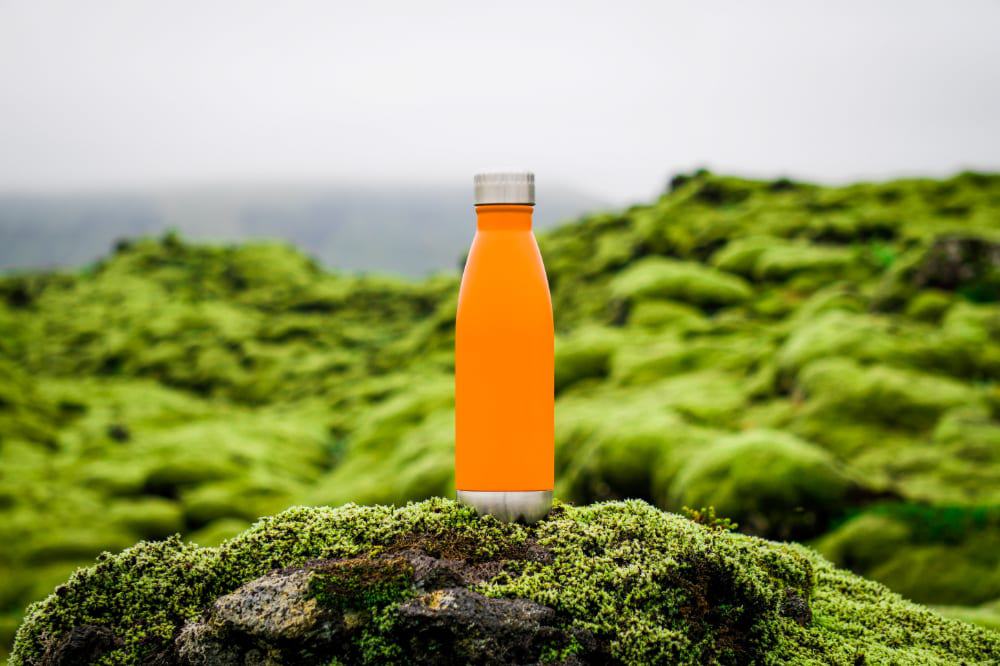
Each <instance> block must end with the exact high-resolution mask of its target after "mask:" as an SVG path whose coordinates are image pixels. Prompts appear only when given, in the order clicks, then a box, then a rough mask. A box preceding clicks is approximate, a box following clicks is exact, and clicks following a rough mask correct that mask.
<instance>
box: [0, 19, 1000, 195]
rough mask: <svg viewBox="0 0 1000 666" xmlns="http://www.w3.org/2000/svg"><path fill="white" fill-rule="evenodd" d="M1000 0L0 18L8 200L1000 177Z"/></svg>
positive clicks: (0, 155)
mask: <svg viewBox="0 0 1000 666" xmlns="http://www.w3.org/2000/svg"><path fill="white" fill-rule="evenodd" d="M997 26H1000V3H996V2H990V1H988V0H986V1H969V2H962V3H957V4H942V3H932V2H916V3H914V2H901V1H895V0H894V1H891V2H883V3H878V4H877V5H871V4H868V3H862V2H847V3H838V4H837V5H836V6H830V5H827V6H817V5H803V4H799V3H794V2H776V3H770V4H768V5H767V6H766V8H764V7H751V6H746V5H740V4H736V3H716V4H713V5H705V4H695V3H670V4H668V5H663V4H660V3H649V2H625V3H620V4H618V5H616V6H615V7H610V6H608V5H607V4H606V3H603V4H602V3H582V4H579V5H575V6H574V7H573V11H572V13H569V12H567V11H566V10H565V9H564V8H563V7H562V6H561V5H556V4H545V3H543V4H534V3H521V2H508V3H504V4H503V5H495V6H490V7H479V6H469V5H465V4H461V3H447V2H444V3H441V2H439V3H431V4H427V5H421V6H420V7H414V6H411V5H408V4H406V3H395V2H387V3H380V4H379V5H377V6H374V7H373V6H367V5H366V6H357V5H353V6H350V7H340V6H333V5H327V4H325V3H319V2H293V3H289V4H283V5H281V6H280V7H279V6H277V5H271V4H268V3H263V2H247V3H236V2H228V1H220V2H214V3H209V4H197V3H190V2H179V3H171V4H170V5H153V4H147V3H130V2H120V1H107V2H102V3H99V4H87V5H80V4H74V3H70V2H56V1H48V0H47V1H42V2H34V3H4V4H2V5H0V146H2V147H3V149H2V150H0V193H5V194H10V193H15V194H16V193H26V194H49V193H56V194H61V193H78V194H86V193H91V192H104V193H108V192H130V191H150V190H155V191H159V190H164V189H167V190H176V189H185V190H187V189H199V188H210V187H254V186H272V185H275V186H279V187H280V186H296V185H303V184H306V185H309V186H322V187H328V186H348V187H350V186H365V185H373V186H375V187H386V186H392V185H397V184H407V185H412V186H422V185H433V186H443V185H447V186H457V187H463V186H468V187H470V189H471V179H472V174H473V173H474V172H476V171H478V170H480V169H482V168H484V167H490V166H492V165H496V164H513V165H518V166H523V167H525V168H530V169H532V170H533V171H535V173H536V174H537V177H538V182H539V188H540V191H543V188H544V187H545V186H546V184H558V185H559V186H561V187H564V188H570V189H573V190H576V191H580V192H581V193H585V194H587V195H589V196H592V197H595V198H598V199H601V200H605V201H608V202H609V203H611V204H614V205H620V204H625V203H631V202H637V201H642V200H645V199H648V198H649V197H650V196H654V195H656V194H657V193H659V192H660V191H662V189H663V187H664V185H665V183H666V182H667V180H668V179H669V177H670V176H671V175H673V174H675V173H678V172H688V171H691V170H693V169H695V168H699V167H705V168H708V169H710V170H712V171H716V172H724V173H734V174H738V175H746V176H750V177H765V178H772V177H779V176H787V177H791V178H794V179H797V180H805V181H815V182H820V183H843V182H849V181H855V180H876V179H885V178H894V177H908V176H942V175H947V174H950V173H954V172H958V171H962V170H966V169H972V170H984V171H992V170H997V169H1000V85H998V83H1000V66H998V63H1000V40H997V39H996V38H995V33H996V28H997Z"/></svg>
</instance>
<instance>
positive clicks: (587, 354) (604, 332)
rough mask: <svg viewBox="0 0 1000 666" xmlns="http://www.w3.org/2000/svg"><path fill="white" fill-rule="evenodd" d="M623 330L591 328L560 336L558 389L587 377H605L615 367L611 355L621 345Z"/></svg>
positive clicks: (563, 388) (558, 340)
mask: <svg viewBox="0 0 1000 666" xmlns="http://www.w3.org/2000/svg"><path fill="white" fill-rule="evenodd" d="M621 341H622V335H621V332H620V331H616V330H610V329H606V328H587V329H583V330H580V331H578V332H576V333H574V334H573V335H572V336H560V337H558V338H557V339H556V351H555V390H556V393H559V392H561V391H563V390H565V389H566V388H568V387H569V386H571V385H573V384H575V383H577V382H579V381H582V380H585V379H603V378H605V377H607V375H608V373H609V372H610V370H611V356H612V354H614V352H615V350H616V349H617V348H618V346H619V345H620V344H621Z"/></svg>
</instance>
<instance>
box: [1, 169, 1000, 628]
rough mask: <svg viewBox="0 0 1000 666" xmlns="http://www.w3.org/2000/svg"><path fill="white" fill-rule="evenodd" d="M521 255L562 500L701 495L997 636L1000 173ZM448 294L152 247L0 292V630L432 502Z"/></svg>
mask: <svg viewBox="0 0 1000 666" xmlns="http://www.w3.org/2000/svg"><path fill="white" fill-rule="evenodd" d="M470 220H471V218H470ZM470 224H471V222H470ZM470 235H471V228H470ZM539 243H540V245H541V249H542V253H543V255H544V258H545V261H546V266H547V269H548V274H549V279H550V283H551V286H552V293H553V302H554V308H555V316H556V327H557V342H556V356H557V357H556V390H557V407H556V410H557V424H556V431H557V432H556V437H557V452H556V455H557V478H558V480H559V482H558V483H559V485H558V488H557V494H558V496H559V497H561V498H562V499H564V500H567V501H573V502H577V503H589V502H593V501H599V500H613V499H620V498H641V499H645V500H647V501H649V502H651V503H653V504H655V505H656V506H658V507H661V508H664V509H669V510H674V511H677V510H680V509H681V507H683V506H685V505H686V506H691V507H694V508H698V507H702V506H709V505H712V506H715V508H716V510H717V512H718V513H719V514H720V515H723V516H726V517H728V518H731V519H733V520H734V521H736V522H737V523H739V525H740V530H742V531H745V532H747V533H752V534H757V535H760V536H765V537H770V538H780V539H793V540H798V541H800V542H804V543H809V544H812V545H814V546H815V547H816V548H818V549H819V551H820V552H822V553H823V554H825V555H826V556H827V557H829V558H831V559H832V560H833V561H834V562H835V563H837V564H838V565H841V566H845V567H850V568H851V569H852V570H854V571H856V572H859V573H861V574H863V575H865V576H869V577H872V578H874V579H875V580H878V581H881V582H883V583H885V584H887V585H888V586H889V587H890V588H892V589H893V590H895V591H897V592H899V593H901V594H903V595H904V596H906V597H908V598H910V599H913V600H915V601H918V602H921V603H927V604H933V605H935V606H939V607H941V608H943V609H945V612H948V613H951V614H954V615H956V616H961V617H964V618H967V619H971V620H974V621H980V622H982V623H983V624H990V623H991V622H992V623H994V624H995V619H991V618H995V608H996V603H997V600H998V599H1000V573H998V572H1000V556H998V553H1000V509H998V507H1000V386H998V383H997V380H998V378H1000V269H998V265H1000V249H998V248H1000V176H993V175H983V174H973V173H967V174H960V175H957V176H955V177H953V178H949V179H945V180H903V181H893V182H887V183H874V184H867V183H863V184H856V185H849V186H844V187H820V186H814V185H809V184H801V183H795V182H790V181H787V180H779V181H767V182H765V181H752V180H745V179H740V178H733V177H724V176H717V175H713V174H708V173H696V174H691V175H687V176H680V177H677V178H675V179H674V181H673V182H672V183H671V186H670V189H669V191H668V192H666V193H665V194H664V195H663V196H662V197H661V198H659V199H658V200H656V201H654V202H652V203H650V204H647V205H642V206H635V207H633V208H630V209H628V210H624V211H618V212H609V213H600V214H595V215H592V216H589V217H586V218H584V219H581V220H578V221H576V222H574V223H572V224H567V225H566V226H564V227H561V228H559V229H556V230H554V231H552V232H548V233H545V234H543V235H542V236H541V237H540V238H539ZM457 286H458V275H457V274H445V275H439V276H435V277H431V278H428V279H425V280H422V281H403V280H399V279H395V278H390V277H381V276H372V275H369V276H354V275H344V274H338V273H336V272H329V271H327V270H324V269H322V268H321V267H319V266H318V265H317V264H316V263H315V262H313V261H312V260H310V259H309V258H308V257H306V256H304V255H303V254H301V253H299V252H297V251H295V250H293V249H291V248H288V247H285V246H281V245H275V244H257V245H245V246H239V247H214V246H199V245H191V244H187V243H185V242H183V241H182V240H180V239H178V238H177V237H175V236H172V235H168V236H165V237H163V238H161V239H149V240H142V241H135V242H123V243H121V244H119V246H118V247H117V248H115V249H114V250H113V252H112V253H111V254H110V255H109V256H108V257H107V259H105V260H104V261H102V262H100V263H98V264H96V265H94V266H91V267H89V268H87V269H85V270H82V271H79V272H75V273H41V274H32V275H21V276H8V277H4V278H0V644H9V641H10V639H11V637H12V634H13V630H14V628H15V627H16V626H17V625H18V623H19V621H20V619H21V615H22V612H23V609H24V608H25V606H26V605H27V604H28V603H29V602H31V601H33V600H37V599H40V598H42V597H44V596H45V595H46V594H48V593H49V592H50V591H51V589H52V588H53V587H54V586H55V585H56V584H58V583H59V582H61V581H63V580H64V579H65V578H66V577H67V576H68V575H69V573H70V572H71V571H73V570H74V569H75V568H77V567H78V566H81V565H86V564H89V563H92V562H93V560H94V558H95V557H96V556H97V555H98V554H99V553H100V552H101V551H103V550H111V551H117V550H120V549H122V548H125V547H127V546H129V545H130V544H132V543H134V542H135V541H136V540H138V539H162V538H165V537H168V536H169V535H171V534H174V533H180V534H182V535H183V537H184V538H185V539H189V540H192V541H195V542H197V543H199V544H202V545H205V546H210V545H215V544H218V543H220V542H221V541H222V540H224V539H226V538H228V537H230V536H233V535H235V534H238V533H240V532H241V531H242V530H244V529H245V528H246V527H247V526H249V525H250V524H251V522H252V521H253V520H255V519H256V518H257V517H258V516H261V515H267V514H271V513H275V512H277V511H280V510H282V509H284V508H285V507H287V506H290V505H292V504H306V505H323V504H329V505H339V504H341V503H344V502H348V501H353V502H359V503H396V504H399V503H403V502H406V501H408V500H419V499H423V498H427V497H431V496H435V495H446V496H447V495H449V494H450V493H451V492H452V490H451V484H452V446H453V435H452V418H453V394H452V382H451V372H452V365H451V364H452V345H453V337H452V336H453V326H454V313H455V298H456V293H457ZM171 543H173V542H171ZM164 547H166V546H164ZM831 575H833V574H831ZM991 609H993V610H991Z"/></svg>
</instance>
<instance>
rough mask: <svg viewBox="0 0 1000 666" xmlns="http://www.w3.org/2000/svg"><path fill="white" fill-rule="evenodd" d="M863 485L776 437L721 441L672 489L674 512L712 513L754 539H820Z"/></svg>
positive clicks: (796, 442)
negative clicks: (685, 508)
mask: <svg viewBox="0 0 1000 666" xmlns="http://www.w3.org/2000/svg"><path fill="white" fill-rule="evenodd" d="M862 490H863V489H862V487H861V486H860V484H859V483H858V482H857V481H856V480H855V479H854V478H853V477H852V476H851V475H850V474H849V473H848V472H847V471H846V470H845V469H844V468H843V467H842V466H841V465H840V464H838V463H837V461H836V460H835V459H834V458H833V457H832V456H831V455H830V454H829V453H827V452H826V451H824V450H823V449H821V448H820V447H818V446H816V445H814V444H811V443H809V442H806V441H803V440H801V439H798V438H796V437H794V436H792V435H789V434H787V433H783V432H780V431H769V430H758V431H748V432H745V433H740V434H738V435H731V436H727V437H722V438H720V439H718V440H717V441H715V442H713V443H712V444H710V445H709V446H707V447H705V448H704V449H703V450H702V451H699V452H698V453H697V454H695V455H693V456H692V457H691V458H690V459H689V460H688V461H687V463H686V464H685V465H684V466H683V467H682V468H681V469H680V471H679V472H678V473H677V476H676V478H675V479H674V481H673V483H671V484H670V487H669V498H670V503H671V505H672V506H675V507H678V508H679V507H681V506H690V507H703V506H714V507H715V509H716V511H718V513H719V514H720V515H723V516H726V517H728V518H732V519H734V520H736V521H737V522H738V523H740V524H742V525H744V526H745V527H749V528H750V529H752V531H753V532H754V533H757V534H768V535H772V536H777V537H781V538H803V537H808V536H811V535H815V534H817V533H819V532H821V531H822V530H823V529H824V528H825V527H826V524H827V523H828V521H829V520H830V519H831V518H832V517H833V516H835V515H836V514H837V513H838V512H839V511H840V510H841V507H843V506H845V505H846V504H849V503H850V498H851V497H852V496H858V497H860V496H862V494H863V493H862Z"/></svg>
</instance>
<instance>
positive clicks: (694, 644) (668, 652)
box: [11, 500, 1000, 666]
mask: <svg viewBox="0 0 1000 666" xmlns="http://www.w3.org/2000/svg"><path fill="white" fill-rule="evenodd" d="M417 544H419V545H420V547H421V548H423V549H424V550H425V551H434V550H435V548H436V549H437V551H438V552H437V553H435V556H442V557H450V558H453V560H452V561H455V559H454V558H461V560H462V561H465V562H470V563H479V566H481V567H482V568H480V569H478V570H477V571H479V572H481V575H485V578H481V580H482V581H483V582H481V583H473V588H472V589H474V590H476V591H478V592H482V593H485V594H486V595H487V596H488V597H495V598H507V599H523V600H527V601H530V602H532V603H533V604H536V605H535V606H531V607H530V608H535V609H538V610H537V611H531V612H535V613H537V612H545V613H552V612H554V613H555V614H554V615H550V616H549V617H551V618H552V620H551V621H554V622H555V623H556V626H559V627H562V629H560V630H559V631H561V632H564V633H565V634H566V635H572V636H577V637H581V638H580V639H579V640H586V642H587V643H588V644H589V647H588V648H587V650H588V651H590V653H592V654H596V653H601V654H604V655H605V659H606V660H608V661H612V662H616V663H652V662H669V663H691V664H695V663H705V662H718V663H748V662H767V663H788V662H799V663H805V662H823V663H852V662H854V661H856V660H857V659H858V657H859V655H864V656H865V658H866V659H867V660H868V662H870V663H900V664H902V663H914V664H916V663H942V664H944V663H955V662H959V661H964V662H972V663H975V662H984V661H986V660H988V659H990V658H992V657H994V656H996V654H998V651H1000V636H998V635H997V634H994V633H991V632H988V631H987V630H984V629H980V628H976V627H974V626H972V625H968V624H964V623H962V622H959V621H955V620H948V619H945V618H943V617H941V616H939V615H936V614H935V613H933V612H931V611H929V610H927V609H924V608H921V607H919V606H916V605H913V604H910V603H908V602H906V601H904V600H903V599H902V598H900V597H898V596H896V595H894V594H893V593H891V592H889V591H888V590H887V589H886V588H884V587H882V586H881V585H879V584H877V583H872V582H869V581H865V580H863V579H860V578H858V577H856V576H853V575H852V574H849V573H846V572H844V571H840V570H837V569H835V568H833V566H832V565H830V564H829V563H828V562H826V561H825V560H823V559H822V558H821V557H820V556H818V555H816V554H815V553H813V552H811V551H809V550H807V549H805V548H802V547H799V546H794V545H784V544H777V543H770V542H767V541H762V540H760V539H756V538H752V537H746V536H743V535H738V534H730V533H727V532H725V531H720V530H715V529H711V528H707V527H703V526H700V525H697V524H695V523H693V522H691V521H689V520H686V519H684V518H681V517H680V516H676V515H672V514H667V513H662V512H660V511H658V510H656V509H655V508H653V507H651V506H649V505H647V504H644V503H642V502H636V501H631V502H624V503H609V504H598V505H593V506H587V507H580V508H574V507H569V506H565V505H561V506H559V507H557V508H556V509H555V510H554V511H553V512H552V514H551V515H550V516H549V517H548V518H547V519H545V520H543V521H542V522H541V523H539V524H538V525H536V526H533V527H524V526H519V525H505V524H502V523H499V522H497V521H495V520H493V519H491V518H477V517H476V516H475V515H474V513H473V512H472V511H471V510H469V509H467V508H463V507H460V506H459V505H457V504H455V503H454V502H449V501H445V500H433V501H429V502H424V503H421V504H413V505H408V506H406V507H404V508H401V509H391V508H388V507H359V506H354V505H348V506H344V507H341V508H338V509H305V508H298V509H291V510H289V511H286V512H284V513H282V514H280V515H277V516H275V517H273V518H268V519H265V520H263V521H261V522H260V523H258V524H257V525H255V526H254V527H253V528H251V529H250V530H248V531H247V532H245V533H243V534H241V535H239V536H237V537H235V538H234V539H232V540H230V541H228V542H226V543H224V544H222V545H221V546H219V547H218V548H198V547H196V546H194V545H190V544H184V543H182V542H181V541H179V540H177V539H171V540H168V541H164V542H159V543H141V544H139V545H137V546H134V547H133V548H130V549H128V550H126V551H124V552H122V553H120V554H118V555H104V556H102V558H101V560H100V561H99V562H98V564H97V565H95V566H94V567H91V568H89V569H83V570H80V571H78V572H77V573H75V574H74V575H73V576H72V577H71V578H70V580H69V581H68V582H67V583H66V584H65V585H62V586H60V587H59V588H57V589H56V591H55V593H53V594H52V595H51V596H49V597H48V598H47V599H45V600H44V601H42V602H40V603H38V604H36V605H34V606H33V607H32V608H31V609H30V611H29V613H28V615H27V617H26V619H25V621H24V624H23V625H22V626H21V628H20V629H19V630H18V633H17V638H16V642H15V646H14V651H13V654H12V657H11V663H12V664H14V665H15V666H19V665H22V664H36V663H42V662H43V661H44V655H45V654H46V650H52V649H54V648H53V646H54V645H65V641H64V640H63V639H64V638H65V637H66V636H68V635H69V634H70V633H72V632H75V633H74V634H73V635H80V634H81V632H89V633H88V635H90V634H95V632H96V634H99V635H100V636H101V637H102V640H101V641H100V642H99V643H94V644H88V646H87V649H89V650H97V651H98V654H97V655H96V656H97V657H99V658H100V660H101V661H102V662H103V663H140V662H142V661H143V660H144V659H153V658H156V657H157V655H164V654H169V653H170V650H171V649H173V648H172V647H171V646H172V641H173V640H174V638H175V637H176V636H177V634H178V631H179V630H180V628H181V626H182V625H184V624H185V623H186V622H193V621H194V620H196V618H198V617H199V615H200V614H201V613H202V612H203V611H204V610H205V609H206V608H207V607H208V606H209V605H210V604H211V603H213V601H214V600H216V599H218V598H220V597H222V596H224V595H228V594H229V593H231V592H233V591H234V590H235V589H236V588H238V587H240V586H241V585H243V584H244V583H247V582H249V581H251V580H254V579H257V578H260V577H261V576H263V575H265V574H267V573H268V572H270V571H273V570H275V569H285V568H287V567H296V566H301V565H303V564H304V563H306V562H307V561H309V560H315V559H331V558H340V559H339V560H336V561H334V562H328V563H322V564H321V565H320V568H319V569H313V570H311V571H312V575H313V579H312V580H313V583H312V585H313V586H314V589H312V594H314V595H315V596H317V597H319V598H320V601H321V603H323V604H324V606H325V607H328V608H330V607H336V608H340V609H360V610H371V611H373V615H371V616H370V617H373V618H375V620H373V621H372V624H371V625H370V626H369V627H368V629H366V630H365V631H364V632H361V633H360V634H359V636H360V638H358V637H357V636H355V635H354V634H348V635H347V636H348V638H347V640H360V641H363V642H364V643H365V645H360V644H359V645H358V646H355V648H353V649H351V650H349V652H350V653H351V654H355V655H359V656H358V659H359V660H360V661H374V662H377V661H385V660H386V659H388V660H389V661H392V655H393V654H394V651H393V649H392V643H391V641H392V640H396V641H399V640H406V641H409V642H411V643H412V641H413V640H417V641H420V640H428V641H437V640H439V638H440V636H441V635H442V634H441V633H440V632H439V633H437V634H436V635H437V636H438V637H439V638H438V639H435V638H433V636H431V635H430V634H428V635H427V637H426V638H419V637H417V638H414V637H409V636H403V635H400V634H398V632H400V631H405V627H406V626H407V624H406V623H405V621H401V622H397V621H396V620H394V617H395V616H394V613H395V612H396V611H394V610H393V609H395V608H397V606H394V605H393V604H394V602H395V601H396V600H399V599H402V597H404V596H405V595H406V590H407V589H408V586H409V585H410V583H411V581H412V580H413V578H412V576H413V569H412V567H411V565H409V564H407V562H406V561H404V560H403V559H402V558H399V559H393V557H392V556H391V551H392V549H394V548H400V547H410V548H412V547H413V546H414V545H417ZM526 548H528V549H531V548H534V549H536V550H537V549H541V551H542V552H544V553H545V555H544V557H531V558H525V557H524V555H523V553H525V552H527V551H526V550H525V549H526ZM387 553H389V554H387ZM515 553H522V555H515ZM369 556H376V557H379V558H380V559H377V560H371V559H368V557H369ZM394 562H395V563H396V564H398V566H395V565H393V563H394ZM491 562H495V563H496V567H495V568H492V569H491V568H490V567H491V566H493V565H491V564H490V563H491ZM449 566H450V565H449ZM317 571H319V572H321V573H320V575H315V574H316V572H317ZM490 571H492V573H487V574H484V573H482V572H490ZM273 575H274V574H272V576H273ZM449 594H450V595H451V597H455V593H453V592H452V593H449ZM455 598H456V599H458V598H460V595H459V597H455ZM269 603H270V602H269ZM423 603H430V604H433V603H435V602H434V600H433V598H432V599H429V600H427V601H425V602H423ZM455 603H458V602H457V601H456V602H455ZM398 608H399V612H400V613H402V612H403V611H404V609H403V607H401V606H400V607H398ZM407 608H408V611H407V612H409V613H410V614H411V615H410V617H411V618H412V615H413V613H425V611H421V610H419V608H417V609H416V610H414V607H413V606H412V605H410V606H408V607H407ZM378 609H382V610H380V611H378ZM546 609H551V610H546ZM374 611H377V612H374ZM241 613H243V614H244V615H245V613H246V609H244V610H242V611H241ZM400 617H403V616H400ZM379 618H381V619H379ZM376 620H377V621H376ZM404 620H405V618H404ZM547 622H548V621H547ZM380 627H381V629H380ZM380 632H381V633H380ZM394 632H396V633H394ZM351 636H355V637H354V638H351ZM583 637H586V638H585V639H584V638H583ZM574 640H577V639H574ZM91 643H93V642H91ZM418 644H419V643H418ZM435 644H437V643H435ZM573 645H574V643H573V642H572V641H571V642H570V643H569V644H565V645H563V646H562V647H559V648H558V652H559V653H560V654H561V653H563V652H565V653H566V654H569V653H572V652H574V651H575V650H579V649H582V645H580V644H577V647H576V648H574V647H573ZM265 647H266V646H265ZM281 647H282V648H283V649H285V648H288V647H289V646H287V645H283V646H281ZM410 647H411V648H412V645H411V646H410ZM552 649H553V650H555V649H556V648H555V647H553V648H552ZM345 651H347V650H346V648H345ZM595 651H596V652H595ZM50 654H51V652H50ZM553 654H554V653H553ZM425 656H426V657H427V658H430V659H431V660H433V657H432V656H431V655H430V654H427V655H425ZM539 656H540V655H539ZM442 659H447V657H445V656H442Z"/></svg>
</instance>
